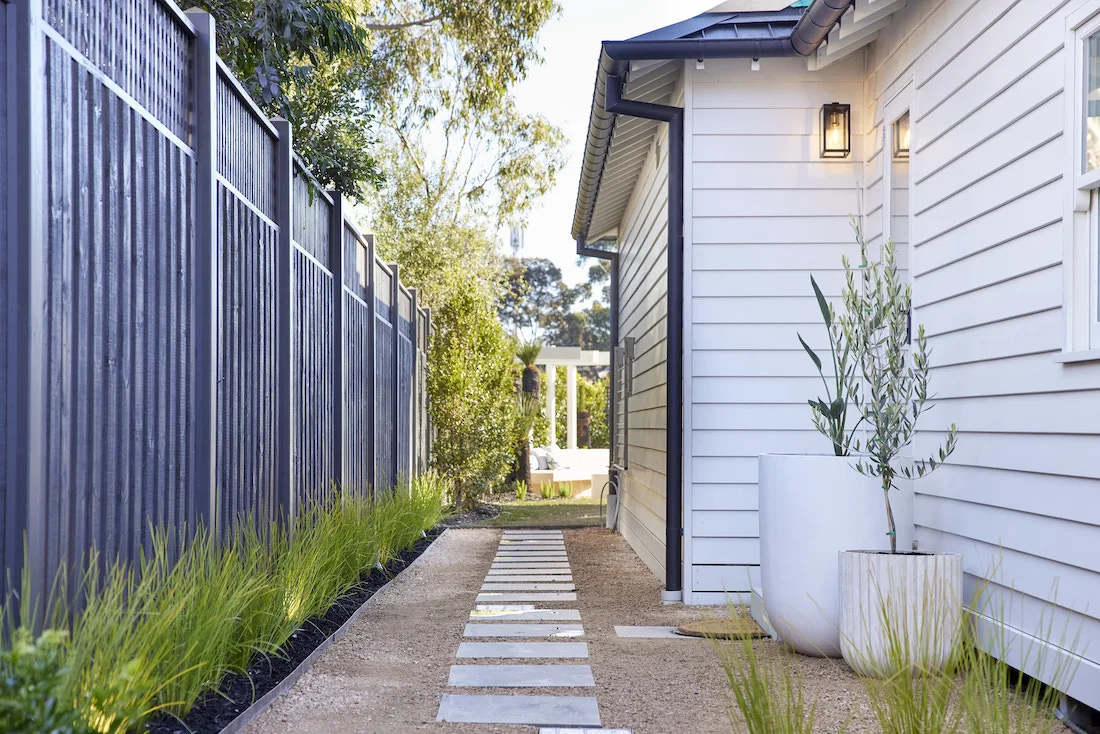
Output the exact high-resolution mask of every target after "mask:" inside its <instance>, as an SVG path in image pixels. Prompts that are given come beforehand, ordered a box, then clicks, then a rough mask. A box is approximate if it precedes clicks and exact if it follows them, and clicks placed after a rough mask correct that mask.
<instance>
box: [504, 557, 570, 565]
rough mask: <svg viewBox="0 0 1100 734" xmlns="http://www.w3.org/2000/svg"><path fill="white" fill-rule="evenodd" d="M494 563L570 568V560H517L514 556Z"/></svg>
mask: <svg viewBox="0 0 1100 734" xmlns="http://www.w3.org/2000/svg"><path fill="white" fill-rule="evenodd" d="M493 563H494V564H498V563H541V564H543V565H546V564H554V565H557V566H559V567H560V566H568V565H569V559H568V558H523V557H520V558H516V557H514V556H506V557H504V558H494V559H493Z"/></svg>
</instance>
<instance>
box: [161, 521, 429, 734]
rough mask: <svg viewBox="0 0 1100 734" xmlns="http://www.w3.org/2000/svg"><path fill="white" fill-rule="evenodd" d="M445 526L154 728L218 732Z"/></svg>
mask: <svg viewBox="0 0 1100 734" xmlns="http://www.w3.org/2000/svg"><path fill="white" fill-rule="evenodd" d="M443 530H444V528H443V527H437V528H435V529H433V530H431V531H429V532H428V535H427V537H424V538H421V539H420V540H419V541H417V543H416V545H414V546H413V547H412V548H410V549H409V550H407V551H405V552H404V553H402V554H401V556H400V557H399V558H397V559H395V560H394V561H393V562H392V563H390V564H389V565H387V566H386V570H385V571H380V570H378V569H377V568H375V569H373V570H372V571H371V572H370V573H369V574H368V575H366V576H364V577H363V579H362V580H361V581H360V582H359V584H358V585H357V586H355V588H353V589H352V590H351V591H349V592H348V593H347V594H345V595H344V596H342V597H340V598H339V599H337V600H336V603H335V604H333V605H332V607H330V608H329V610H328V612H326V613H325V614H324V615H322V616H320V617H313V618H312V619H308V620H306V622H305V623H304V624H303V625H302V626H301V627H299V628H298V631H297V632H295V633H294V634H293V635H291V636H290V639H289V640H287V641H286V644H284V645H283V647H282V649H281V650H280V652H279V654H278V655H270V656H269V655H263V654H260V655H257V656H256V657H255V658H254V659H253V660H252V662H250V663H249V664H248V670H247V672H246V673H243V674H242V673H231V674H230V675H227V676H226V677H225V678H224V679H223V680H222V683H221V686H220V688H219V691H220V692H215V691H209V692H207V693H205V694H204V695H203V696H202V697H201V698H200V699H199V700H198V702H197V703H196V704H195V706H194V707H193V708H192V709H191V712H190V713H189V714H188V715H187V718H186V719H184V720H183V721H182V722H181V721H180V720H178V719H176V718H175V717H172V716H167V715H161V716H157V717H154V718H153V720H152V721H150V722H149V723H148V724H147V725H146V729H147V731H149V732H153V734H188V733H189V732H193V733H194V734H215V733H216V732H220V731H221V730H222V729H224V728H225V727H226V726H228V725H229V723H230V722H232V721H233V719H235V718H237V716H238V715H239V714H240V713H241V712H242V711H244V710H245V709H247V708H248V707H249V706H251V705H252V702H253V701H256V700H258V699H260V698H261V697H262V696H264V695H265V694H266V693H267V692H268V691H270V690H271V689H272V688H274V687H275V686H277V685H279V683H280V682H281V681H282V680H283V679H284V678H286V677H287V676H288V675H290V673H291V672H293V670H294V669H295V668H297V667H298V665H299V663H301V662H302V661H303V660H305V659H306V658H307V657H309V654H310V653H311V652H313V651H314V650H315V649H317V647H318V645H320V644H321V643H322V642H324V641H325V640H326V639H328V637H329V635H331V634H332V633H333V632H335V631H336V630H338V629H340V627H341V625H343V624H344V622H346V621H348V619H349V618H350V617H351V615H352V614H354V613H355V610H356V609H358V608H359V607H361V606H362V605H363V603H364V602H366V601H367V599H370V598H371V597H372V596H374V593H375V592H376V591H378V590H379V589H381V588H382V587H383V586H385V585H386V582H388V581H389V580H390V579H392V578H393V577H394V576H396V575H397V574H398V573H400V572H401V571H402V570H404V569H405V567H407V566H408V565H409V564H410V563H412V562H413V561H414V560H415V559H416V557H417V556H419V555H420V554H421V553H423V552H424V551H425V550H427V549H428V546H429V545H431V544H432V541H434V540H435V539H436V538H437V537H439V535H440V533H442V532H443Z"/></svg>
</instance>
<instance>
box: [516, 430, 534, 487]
mask: <svg viewBox="0 0 1100 734" xmlns="http://www.w3.org/2000/svg"><path fill="white" fill-rule="evenodd" d="M516 481H517V482H523V483H524V484H526V485H527V487H528V488H530V486H531V442H530V441H529V440H528V439H526V438H523V439H521V440H520V442H519V445H518V446H517V447H516Z"/></svg>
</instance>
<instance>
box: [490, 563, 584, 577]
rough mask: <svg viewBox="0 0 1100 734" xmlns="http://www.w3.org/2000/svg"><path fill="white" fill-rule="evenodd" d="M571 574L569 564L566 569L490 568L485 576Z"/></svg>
mask: <svg viewBox="0 0 1100 734" xmlns="http://www.w3.org/2000/svg"><path fill="white" fill-rule="evenodd" d="M571 573H572V571H570V570H569V567H568V564H567V565H566V567H565V568H554V567H550V568H534V569H524V568H517V567H513V566H507V567H498V568H490V569H489V573H487V574H485V575H486V576H534V575H540V574H541V575H543V576H565V575H569V574H571Z"/></svg>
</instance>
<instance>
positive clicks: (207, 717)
mask: <svg viewBox="0 0 1100 734" xmlns="http://www.w3.org/2000/svg"><path fill="white" fill-rule="evenodd" d="M446 530H447V528H445V527H442V526H438V525H437V526H436V527H435V528H433V529H432V530H431V531H429V532H428V533H427V534H426V536H425V537H424V538H421V539H420V540H419V541H417V543H416V545H415V546H414V547H413V548H410V549H409V550H407V551H405V552H404V553H402V555H401V557H400V558H398V559H395V560H394V561H393V562H392V563H390V564H388V565H387V566H386V569H385V571H384V572H383V573H385V574H387V578H386V580H385V582H384V583H382V584H380V585H378V586H374V583H377V582H374V583H370V582H371V577H374V576H375V575H376V574H377V573H379V571H378V570H377V569H375V570H373V571H371V572H370V573H369V574H367V575H365V576H364V579H363V581H361V582H360V588H356V589H353V590H352V591H351V592H349V593H348V594H346V595H345V596H344V597H341V598H340V599H337V601H336V602H335V603H334V604H333V606H332V607H330V608H329V610H328V612H326V614H325V615H322V616H321V617H316V618H313V619H309V620H306V622H304V623H303V624H302V626H301V627H299V629H298V632H296V633H295V635H293V636H292V638H291V640H288V642H287V644H286V645H284V647H283V648H282V650H283V651H286V652H289V653H290V657H291V658H293V657H296V656H297V655H301V654H302V653H304V652H306V649H308V653H306V654H305V657H303V658H302V659H301V661H300V662H299V663H298V664H297V665H295V666H294V667H293V668H292V669H290V670H289V671H288V672H287V673H286V675H285V676H283V677H282V678H281V679H280V680H279V681H278V682H277V683H275V684H274V685H273V686H272V687H271V688H270V689H269V690H267V691H265V692H264V693H263V694H262V695H261V696H260V697H259V698H257V699H254V700H253V701H252V703H251V704H249V705H248V707H247V708H245V709H244V710H242V711H240V713H238V714H237V715H236V716H234V717H233V718H232V719H229V720H228V722H227V723H226V724H225V725H224V726H211V724H213V723H214V722H218V723H220V722H221V721H226V719H227V718H228V717H226V716H225V714H226V713H230V714H231V713H232V712H231V711H225V705H224V704H225V703H228V704H229V705H232V701H226V699H225V698H224V697H222V696H221V695H220V694H218V693H217V692H215V691H210V692H208V693H207V694H204V698H206V699H207V700H203V699H200V701H199V702H198V703H196V705H195V707H194V708H193V709H192V711H191V713H190V714H188V716H187V718H186V719H185V720H184V721H180V720H179V719H177V718H175V717H171V716H168V715H161V716H157V717H154V719H153V720H152V721H150V722H149V723H148V724H147V725H146V727H147V728H146V729H145V731H147V732H151V733H152V734H177V733H179V734H182V733H184V732H197V733H199V734H237V733H238V732H240V731H242V730H243V729H244V728H245V727H246V726H248V724H250V723H251V722H252V721H253V720H255V719H256V717H258V716H259V715H260V714H261V713H263V712H264V711H265V710H266V709H267V708H268V707H269V706H270V705H271V704H272V703H273V702H274V701H275V699H277V698H278V697H279V696H281V695H282V694H284V693H286V692H287V691H288V690H289V689H290V688H291V687H292V686H293V685H294V683H295V682H297V681H298V679H299V678H301V677H302V675H303V674H305V672H306V671H308V670H309V669H310V668H311V667H313V664H314V663H315V662H316V661H317V659H318V658H319V657H320V656H321V655H322V654H323V653H324V652H325V651H326V650H327V649H328V648H329V647H331V646H332V644H333V643H334V642H336V641H337V640H339V639H340V638H341V637H343V636H344V635H345V634H347V632H348V630H349V629H350V628H351V624H352V623H353V622H355V621H356V620H357V619H358V618H359V616H360V615H361V614H362V613H363V610H364V609H366V608H367V607H368V606H370V604H371V602H372V601H373V600H374V598H375V597H376V596H377V595H378V593H379V592H380V591H382V590H383V589H385V588H386V587H388V586H389V585H390V584H391V583H393V581H394V579H396V578H398V577H399V576H400V575H401V574H403V573H404V572H405V571H407V570H409V569H410V568H412V567H413V566H415V565H416V563H417V561H419V560H420V559H421V558H422V557H423V556H424V553H425V552H426V551H427V550H428V549H429V548H430V547H431V546H432V544H434V543H435V541H436V540H438V539H439V537H440V536H441V535H443V533H444V532H446ZM389 574H393V575H392V576H389ZM364 586H365V587H368V590H365V589H364V588H361V587H364ZM370 586H374V588H373V589H369V587H370ZM364 594H365V596H364ZM356 596H360V597H361V601H359V602H358V606H357V607H356V608H355V609H354V610H353V611H351V612H350V613H349V614H348V616H347V617H346V618H345V619H344V621H343V622H342V623H341V624H340V625H339V626H338V627H336V628H335V629H333V631H332V632H331V634H329V635H327V636H326V637H323V638H322V639H321V640H320V641H319V642H317V643H316V646H314V647H313V648H312V649H309V648H308V647H307V648H306V649H301V648H302V647H303V645H302V644H301V643H305V642H306V640H305V639H302V640H301V641H299V642H298V643H295V642H294V637H295V636H297V635H298V634H299V633H302V632H307V633H308V634H307V635H306V636H307V637H313V638H315V637H316V636H317V634H316V633H317V632H320V631H321V630H320V629H319V625H318V624H317V623H318V622H320V623H322V624H323V623H324V620H325V618H326V617H328V616H329V615H331V614H334V613H335V614H339V611H338V609H337V608H338V607H341V606H343V607H344V608H345V611H346V609H347V607H348V606H350V604H349V602H353V603H354V597H356ZM333 621H337V620H333ZM328 626H329V629H332V627H331V623H329V625H328ZM307 644H308V643H307ZM294 648H298V649H297V650H295V649H294ZM270 662H271V659H269V663H270ZM280 662H281V663H283V664H286V663H291V664H292V662H291V661H286V660H285V659H283V660H280ZM250 667H251V664H250ZM242 677H243V678H244V679H245V680H248V679H249V676H247V675H245V676H242V675H240V674H230V675H229V676H227V678H226V679H225V680H227V681H232V683H235V684H236V685H238V686H239V685H240V682H241V681H240V679H241V678H242ZM268 684H269V685H270V683H268ZM231 685H232V684H231ZM207 701H209V702H210V703H212V704H213V709H214V710H209V709H208V708H207V707H208V705H209V704H208V703H207ZM203 709H207V710H203ZM218 709H221V712H219V711H218ZM196 714H197V716H196ZM211 719H213V721H211ZM200 722H201V723H200ZM203 724H206V725H203Z"/></svg>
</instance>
